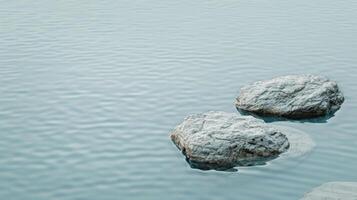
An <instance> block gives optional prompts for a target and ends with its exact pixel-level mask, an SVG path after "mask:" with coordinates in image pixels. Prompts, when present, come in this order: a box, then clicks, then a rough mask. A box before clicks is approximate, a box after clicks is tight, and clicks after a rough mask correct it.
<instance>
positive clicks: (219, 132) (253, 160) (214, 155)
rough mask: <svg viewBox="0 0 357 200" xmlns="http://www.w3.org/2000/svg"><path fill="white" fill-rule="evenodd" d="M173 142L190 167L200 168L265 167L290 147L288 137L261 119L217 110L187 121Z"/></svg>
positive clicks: (175, 133)
mask: <svg viewBox="0 0 357 200" xmlns="http://www.w3.org/2000/svg"><path fill="white" fill-rule="evenodd" d="M171 139H172V141H173V142H174V143H175V144H176V146H177V147H178V148H179V149H180V150H181V151H182V153H183V154H184V155H185V156H186V159H187V161H188V162H189V164H190V165H191V166H192V167H194V168H200V169H217V170H225V169H230V168H232V167H234V166H237V165H255V164H263V163H264V162H265V161H267V160H270V159H273V158H274V157H277V156H278V155H279V154H281V153H283V152H285V151H286V150H287V149H288V148H289V142H288V139H287V137H286V136H285V135H284V134H283V133H281V131H279V130H278V129H277V128H275V127H273V126H271V125H268V124H265V123H264V122H262V121H261V120H258V119H255V118H253V117H250V116H243V117H242V116H238V115H237V114H234V113H225V112H213V111H211V112H207V113H204V114H197V115H191V116H189V117H187V118H185V120H184V121H183V122H182V123H181V124H180V125H178V126H177V127H176V128H175V129H174V130H173V131H172V132H171Z"/></svg>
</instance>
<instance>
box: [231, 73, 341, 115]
mask: <svg viewBox="0 0 357 200" xmlns="http://www.w3.org/2000/svg"><path fill="white" fill-rule="evenodd" d="M343 101H344V97H343V95H342V93H341V91H340V89H339V88H338V86H337V83H336V82H334V81H330V80H329V79H327V78H324V77H320V76H314V75H290V76H282V77H278V78H274V79H271V80H267V81H258V82H255V83H253V84H250V85H247V86H245V87H243V88H241V90H240V94H239V96H238V98H237V101H236V107H237V108H238V109H239V110H242V111H248V112H252V113H255V114H258V115H273V116H282V117H286V118H294V119H301V118H311V117H318V116H324V115H328V114H332V113H334V112H335V111H337V110H338V109H339V108H340V106H341V104H342V103H343Z"/></svg>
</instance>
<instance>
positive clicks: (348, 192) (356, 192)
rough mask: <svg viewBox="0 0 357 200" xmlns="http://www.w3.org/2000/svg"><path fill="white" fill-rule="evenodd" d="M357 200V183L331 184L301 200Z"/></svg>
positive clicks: (324, 185) (321, 187) (313, 191)
mask: <svg viewBox="0 0 357 200" xmlns="http://www.w3.org/2000/svg"><path fill="white" fill-rule="evenodd" d="M340 199H343V200H356V199H357V182H329V183H325V184H322V185H321V186H319V187H317V188H314V189H313V190H312V191H311V192H308V193H306V194H305V195H304V197H303V198H302V199H301V200H340Z"/></svg>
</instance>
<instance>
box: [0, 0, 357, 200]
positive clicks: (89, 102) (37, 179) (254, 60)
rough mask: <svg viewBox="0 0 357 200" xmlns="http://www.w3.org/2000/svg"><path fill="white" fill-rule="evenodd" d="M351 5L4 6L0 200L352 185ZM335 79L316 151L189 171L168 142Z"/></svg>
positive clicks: (258, 0)
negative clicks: (250, 87) (278, 89)
mask: <svg viewBox="0 0 357 200" xmlns="http://www.w3.org/2000/svg"><path fill="white" fill-rule="evenodd" d="M356 52H357V1H354V0H345V1H332V0H331V1H330V0H315V1H310V0H298V1H297V0H294V1H293V0H275V1H271V0H249V1H242V0H236V1H225V0H206V1H201V0H197V1H188V0H182V1H170V0H145V1H144V0H127V1H126V0H119V1H117V0H108V1H99V0H89V1H84V0H71V1H70V0H64V1H54V0H46V1H45V0H38V1H30V0H27V1H25V0H13V1H0V199H4V200H5V199H6V200H24V199H26V200H52V199H53V200H54V199H56V200H57V199H61V200H79V199H83V200H97V199H101V200H103V199H108V200H109V199H110V200H111V199H120V200H131V199H133V200H140V199H142V200H151V199H152V200H156V199H167V200H182V199H195V200H196V199H197V200H216V199H225V200H237V199H241V200H262V199H264V200H289V199H299V198H300V197H302V196H303V194H304V192H307V191H309V190H310V189H311V188H312V187H315V186H317V185H320V184H322V183H324V182H326V181H357V172H356V165H357V159H356V155H357V132H356V130H357V123H356V117H357V114H356V113H357V56H356ZM300 73H313V74H321V75H325V76H328V77H330V78H331V79H333V80H336V81H337V82H338V83H339V85H340V87H341V88H342V90H343V91H344V94H345V97H346V101H345V103H344V104H343V106H342V108H341V110H340V111H338V112H337V113H336V116H335V117H333V118H331V119H330V120H328V122H327V123H310V122H306V123H299V122H274V124H279V125H286V126H291V127H294V128H297V129H300V130H302V131H304V132H307V133H308V134H309V135H310V136H311V137H312V138H313V139H314V140H315V142H316V147H315V149H314V150H313V151H312V152H311V154H309V155H308V156H306V157H304V158H301V159H287V160H279V159H277V160H275V161H273V162H271V163H270V164H269V165H266V166H259V167H251V168H239V171H238V172H216V171H200V170H197V169H191V168H190V167H189V165H188V164H187V163H186V162H185V159H184V157H183V156H182V155H181V153H180V152H179V151H178V150H177V149H176V147H175V146H174V145H173V144H172V143H171V141H170V139H169V132H170V130H171V129H172V128H173V127H174V126H176V125H177V124H178V123H179V122H181V121H182V119H183V118H184V117H185V116H186V115H188V114H191V113H198V112H205V111H208V110H222V111H227V112H237V111H236V110H235V108H234V106H233V102H234V99H235V97H236V96H237V94H238V91H239V88H240V87H241V86H243V85H244V84H247V83H250V82H252V81H256V80H261V79H267V78H271V77H274V76H278V75H286V74H300Z"/></svg>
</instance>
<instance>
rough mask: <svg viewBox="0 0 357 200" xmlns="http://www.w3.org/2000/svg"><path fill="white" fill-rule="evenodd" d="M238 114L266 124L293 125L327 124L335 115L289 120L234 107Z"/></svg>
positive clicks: (288, 118)
mask: <svg viewBox="0 0 357 200" xmlns="http://www.w3.org/2000/svg"><path fill="white" fill-rule="evenodd" d="M236 109H237V110H238V112H239V113H240V114H241V115H244V116H248V115H249V116H253V117H255V118H258V119H262V120H264V122H266V123H271V122H276V121H289V122H295V123H327V122H328V120H329V119H330V118H332V117H334V116H335V113H331V114H328V115H325V116H319V117H306V118H302V117H300V118H290V117H283V116H273V115H269V114H260V113H259V114H258V113H254V112H250V111H246V110H242V109H239V108H237V107H236Z"/></svg>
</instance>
